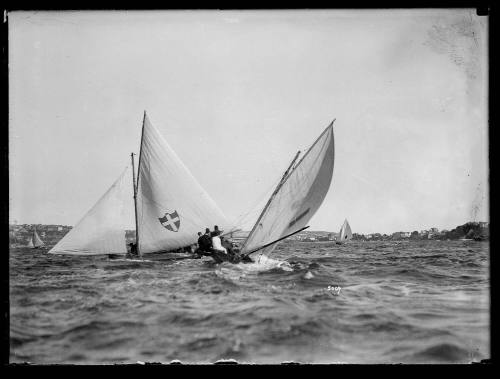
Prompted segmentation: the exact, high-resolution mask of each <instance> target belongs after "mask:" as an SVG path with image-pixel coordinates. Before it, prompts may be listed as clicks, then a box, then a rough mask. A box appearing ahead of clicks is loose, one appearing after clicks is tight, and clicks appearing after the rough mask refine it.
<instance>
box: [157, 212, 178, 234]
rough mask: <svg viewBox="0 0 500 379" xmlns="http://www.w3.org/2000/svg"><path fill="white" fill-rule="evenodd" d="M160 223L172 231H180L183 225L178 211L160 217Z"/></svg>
mask: <svg viewBox="0 0 500 379" xmlns="http://www.w3.org/2000/svg"><path fill="white" fill-rule="evenodd" d="M158 220H160V223H161V224H162V225H163V226H164V227H165V228H166V229H167V230H170V231H171V232H178V231H179V227H180V225H181V219H180V217H179V214H178V213H177V211H173V212H172V213H165V216H163V217H161V218H159V219H158Z"/></svg>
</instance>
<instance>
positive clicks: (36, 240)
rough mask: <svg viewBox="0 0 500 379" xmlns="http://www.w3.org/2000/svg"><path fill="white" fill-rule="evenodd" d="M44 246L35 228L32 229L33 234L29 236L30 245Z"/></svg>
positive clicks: (35, 246)
mask: <svg viewBox="0 0 500 379" xmlns="http://www.w3.org/2000/svg"><path fill="white" fill-rule="evenodd" d="M42 246H45V244H44V243H43V241H42V240H41V238H40V237H39V236H38V233H37V232H36V228H35V229H33V236H32V237H31V243H30V247H33V248H37V247H42Z"/></svg>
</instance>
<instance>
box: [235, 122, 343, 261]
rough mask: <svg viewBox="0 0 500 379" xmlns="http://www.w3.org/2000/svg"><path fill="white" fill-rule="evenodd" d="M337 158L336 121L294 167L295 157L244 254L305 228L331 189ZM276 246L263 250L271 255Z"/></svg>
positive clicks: (250, 236)
mask: <svg viewBox="0 0 500 379" xmlns="http://www.w3.org/2000/svg"><path fill="white" fill-rule="evenodd" d="M334 121H335V120H334ZM296 158H297V157H296ZM334 159H335V149H334V137H333V121H332V123H331V124H330V125H329V126H328V127H327V128H326V129H325V130H324V131H323V133H321V135H320V136H319V137H318V139H317V140H316V141H315V142H314V144H313V145H312V146H311V147H310V148H309V150H308V151H307V152H306V153H305V155H304V156H303V157H302V159H301V160H300V161H299V162H298V163H297V164H296V165H295V166H293V163H294V161H295V160H294V161H293V162H292V165H291V166H290V168H289V169H288V170H287V171H286V172H285V175H284V176H283V178H282V180H281V181H280V183H279V184H278V186H277V188H276V190H275V191H274V193H273V194H272V195H271V198H270V199H269V201H268V203H267V204H266V206H265V207H264V209H263V211H262V213H261V215H260V217H259V218H258V220H257V222H256V223H255V225H254V227H253V228H252V231H251V232H250V234H249V235H248V237H247V239H246V240H245V242H244V244H243V246H242V249H241V252H242V254H250V253H251V252H253V251H256V250H258V249H260V248H261V247H262V246H265V245H267V244H269V243H272V242H273V241H277V240H280V239H281V238H283V237H284V236H287V235H290V234H293V233H294V232H297V231H299V230H300V229H302V228H304V226H305V225H306V224H307V223H308V222H309V220H310V219H311V218H312V217H313V215H314V214H315V213H316V211H317V210H318V208H319V207H320V205H321V203H322V202H323V199H324V198H325V196H326V194H327V192H328V189H329V188H330V183H331V181H332V176H333V163H334ZM292 166H293V167H292ZM276 246H277V243H276V244H271V245H270V246H267V247H265V248H264V249H262V250H260V252H261V253H262V254H269V253H271V252H272V251H273V250H274V248H275V247H276Z"/></svg>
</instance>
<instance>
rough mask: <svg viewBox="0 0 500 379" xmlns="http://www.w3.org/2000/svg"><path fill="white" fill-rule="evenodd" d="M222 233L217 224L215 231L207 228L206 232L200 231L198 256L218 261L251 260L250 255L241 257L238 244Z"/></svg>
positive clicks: (196, 252) (196, 251)
mask: <svg viewBox="0 0 500 379" xmlns="http://www.w3.org/2000/svg"><path fill="white" fill-rule="evenodd" d="M221 234H222V232H221V231H220V230H219V227H218V226H217V225H215V226H214V230H213V231H210V229H209V228H206V229H205V234H202V233H201V232H198V248H197V249H196V250H195V251H194V253H195V254H196V257H197V258H201V257H202V256H209V257H212V258H213V260H214V261H215V262H217V263H221V262H224V261H229V262H233V263H235V262H239V261H240V260H243V261H250V258H248V257H241V256H240V254H239V248H238V246H237V245H236V244H234V243H232V242H230V241H228V240H227V239H225V238H224V237H223V236H222V235H221Z"/></svg>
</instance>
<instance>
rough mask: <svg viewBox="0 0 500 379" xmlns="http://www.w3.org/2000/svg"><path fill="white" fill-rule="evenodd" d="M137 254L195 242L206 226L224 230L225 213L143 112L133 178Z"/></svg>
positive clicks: (225, 225) (227, 224) (225, 222)
mask: <svg viewBox="0 0 500 379" xmlns="http://www.w3.org/2000/svg"><path fill="white" fill-rule="evenodd" d="M137 181H138V182H137V230H138V236H139V237H138V238H139V246H138V247H139V252H140V253H141V254H145V253H146V254H147V253H154V252H161V251H169V250H174V249H178V248H181V247H185V246H188V245H191V244H194V243H196V242H197V240H198V232H202V233H204V232H205V228H210V229H211V230H212V228H213V226H214V225H217V226H218V227H219V230H225V231H228V227H229V223H228V221H227V220H226V217H225V216H224V214H223V213H222V211H221V210H220V209H219V207H218V206H217V204H216V203H215V202H214V200H212V198H211V197H210V196H209V195H208V193H207V192H205V190H204V189H203V188H202V187H201V185H200V184H199V183H198V182H197V181H196V179H195V178H194V176H193V175H192V174H191V172H190V171H189V170H188V169H187V167H186V166H185V165H184V164H183V163H182V161H181V160H180V158H179V157H178V156H177V154H176V153H175V152H174V150H173V149H172V148H171V147H170V146H169V144H168V143H167V141H166V140H165V139H164V138H163V136H162V135H161V133H160V132H159V131H158V129H156V128H155V127H154V126H153V124H152V123H151V122H150V121H149V119H148V117H147V115H146V113H144V121H143V129H142V138H141V150H140V155H139V167H138V178H137Z"/></svg>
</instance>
